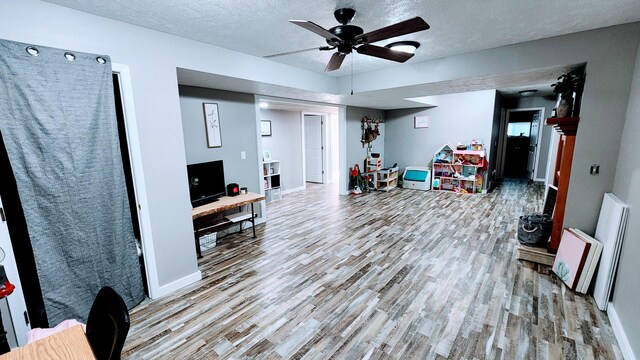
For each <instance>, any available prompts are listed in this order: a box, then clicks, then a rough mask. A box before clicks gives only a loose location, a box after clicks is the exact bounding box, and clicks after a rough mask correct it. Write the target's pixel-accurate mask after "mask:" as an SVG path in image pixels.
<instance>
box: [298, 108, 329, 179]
mask: <svg viewBox="0 0 640 360" xmlns="http://www.w3.org/2000/svg"><path fill="white" fill-rule="evenodd" d="M306 115H310V116H320V122H321V123H320V136H321V139H320V143H321V146H322V183H323V184H326V183H327V182H328V181H327V175H328V174H327V148H328V147H327V125H326V122H327V119H328V118H329V114H327V113H321V112H307V111H303V112H302V113H301V114H300V116H301V117H300V121H301V122H302V127H301V129H302V133H301V136H302V181H303V182H304V184H305V187H306V184H307V152H306V150H305V146H306V142H305V131H306V129H305V123H304V117H305V116H306Z"/></svg>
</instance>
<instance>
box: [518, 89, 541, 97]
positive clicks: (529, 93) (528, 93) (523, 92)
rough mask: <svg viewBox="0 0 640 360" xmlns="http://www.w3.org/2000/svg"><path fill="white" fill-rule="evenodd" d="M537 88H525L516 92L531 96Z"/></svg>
mask: <svg viewBox="0 0 640 360" xmlns="http://www.w3.org/2000/svg"><path fill="white" fill-rule="evenodd" d="M537 92H538V90H536V89H527V90H520V91H518V94H520V96H531V95H533V94H535V93H537Z"/></svg>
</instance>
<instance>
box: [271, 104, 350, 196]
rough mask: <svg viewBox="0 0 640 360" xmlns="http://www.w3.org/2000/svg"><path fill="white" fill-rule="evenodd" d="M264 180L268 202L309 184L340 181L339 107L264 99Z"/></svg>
mask: <svg viewBox="0 0 640 360" xmlns="http://www.w3.org/2000/svg"><path fill="white" fill-rule="evenodd" d="M259 102H260V123H261V125H262V127H263V128H264V131H262V133H261V145H262V153H263V169H262V171H263V180H264V183H263V185H264V188H265V196H266V197H267V203H269V202H271V201H275V200H279V199H280V198H281V197H282V196H286V195H287V194H289V193H292V192H296V191H302V190H306V189H307V186H308V184H329V183H334V182H337V181H338V179H339V177H340V173H339V171H338V169H339V164H338V163H339V130H338V108H337V107H333V106H324V105H317V104H307V103H302V102H295V101H287V100H275V99H260V100H259Z"/></svg>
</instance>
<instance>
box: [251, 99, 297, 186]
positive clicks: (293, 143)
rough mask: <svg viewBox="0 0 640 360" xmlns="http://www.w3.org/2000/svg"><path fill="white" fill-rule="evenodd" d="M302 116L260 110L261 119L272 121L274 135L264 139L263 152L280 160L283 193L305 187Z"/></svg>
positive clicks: (282, 111) (290, 112)
mask: <svg viewBox="0 0 640 360" xmlns="http://www.w3.org/2000/svg"><path fill="white" fill-rule="evenodd" d="M301 116H302V114H301V113H300V112H299V111H286V110H269V109H261V110H260V119H261V120H270V121H271V133H272V134H273V135H272V136H263V137H262V150H263V151H267V150H268V151H270V152H271V158H272V159H273V160H280V174H281V175H280V186H281V187H282V190H283V191H286V190H291V189H295V188H299V187H301V186H304V182H303V180H304V176H303V175H304V174H303V173H302V163H303V160H302V121H301Z"/></svg>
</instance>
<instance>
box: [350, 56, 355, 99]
mask: <svg viewBox="0 0 640 360" xmlns="http://www.w3.org/2000/svg"><path fill="white" fill-rule="evenodd" d="M354 57H356V54H351V95H353V58H354Z"/></svg>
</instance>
